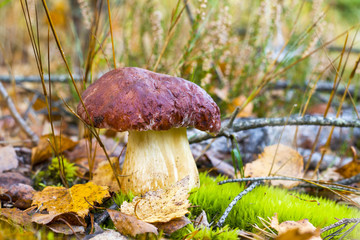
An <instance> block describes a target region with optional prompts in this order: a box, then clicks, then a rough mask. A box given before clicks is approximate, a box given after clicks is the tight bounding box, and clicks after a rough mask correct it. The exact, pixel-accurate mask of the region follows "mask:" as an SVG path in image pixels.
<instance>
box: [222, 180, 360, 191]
mask: <svg viewBox="0 0 360 240" xmlns="http://www.w3.org/2000/svg"><path fill="white" fill-rule="evenodd" d="M267 180H271V181H273V180H285V181H299V182H305V183H309V182H310V183H312V182H313V183H316V184H306V185H305V187H321V185H319V184H323V185H324V187H326V188H331V189H336V190H343V191H350V192H357V193H360V190H359V189H356V188H351V187H346V186H341V185H340V184H328V183H324V182H318V181H313V180H306V179H301V178H294V177H283V176H273V177H253V178H240V179H228V180H224V181H221V182H219V183H218V184H219V185H222V184H225V183H234V182H245V181H252V182H256V181H267Z"/></svg>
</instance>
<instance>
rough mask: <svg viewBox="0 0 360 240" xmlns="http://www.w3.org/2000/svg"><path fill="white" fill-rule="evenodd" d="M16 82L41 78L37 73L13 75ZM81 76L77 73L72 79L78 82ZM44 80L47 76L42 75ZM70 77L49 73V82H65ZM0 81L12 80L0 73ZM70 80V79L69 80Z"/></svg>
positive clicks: (35, 80)
mask: <svg viewBox="0 0 360 240" xmlns="http://www.w3.org/2000/svg"><path fill="white" fill-rule="evenodd" d="M14 79H15V82H16V83H23V82H34V83H41V78H40V76H39V75H33V76H14ZM82 79H83V78H82V77H81V76H79V75H76V76H74V80H75V81H77V82H79V81H82ZM44 80H45V81H46V82H48V81H49V76H47V75H44ZM69 80H70V77H69V75H66V74H64V75H51V82H58V83H67V82H69ZM0 81H1V82H6V83H10V82H11V81H12V77H11V76H9V75H0ZM70 81H71V80H70Z"/></svg>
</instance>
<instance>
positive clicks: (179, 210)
mask: <svg viewBox="0 0 360 240" xmlns="http://www.w3.org/2000/svg"><path fill="white" fill-rule="evenodd" d="M189 179H190V178H189V176H187V177H185V178H183V179H182V180H180V181H178V182H176V183H174V184H173V185H171V186H169V187H168V188H166V189H158V190H156V191H149V192H147V193H146V194H145V196H144V197H143V198H140V197H135V198H134V199H133V201H132V202H131V203H128V202H124V203H123V204H122V205H121V212H123V213H126V214H128V215H132V216H136V217H137V218H138V219H140V220H143V221H145V222H149V223H154V222H169V221H170V220H172V219H174V218H180V217H182V216H184V215H185V214H186V213H188V212H189V211H188V208H189V207H190V203H189V200H188V197H189V193H188V191H189V187H188V186H189Z"/></svg>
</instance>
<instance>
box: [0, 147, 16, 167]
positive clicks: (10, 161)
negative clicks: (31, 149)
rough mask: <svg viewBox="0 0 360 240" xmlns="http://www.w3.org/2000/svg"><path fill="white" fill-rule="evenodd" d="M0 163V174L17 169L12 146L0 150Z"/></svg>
mask: <svg viewBox="0 0 360 240" xmlns="http://www.w3.org/2000/svg"><path fill="white" fill-rule="evenodd" d="M0 163H1V164H0V173H1V172H4V171H7V170H11V169H14V168H17V167H18V165H19V162H18V159H17V156H16V152H15V149H14V148H13V147H12V146H10V145H9V146H6V147H2V148H0Z"/></svg>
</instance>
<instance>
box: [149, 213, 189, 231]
mask: <svg viewBox="0 0 360 240" xmlns="http://www.w3.org/2000/svg"><path fill="white" fill-rule="evenodd" d="M190 223H191V221H190V220H189V219H188V218H187V217H185V216H182V217H181V218H175V219H172V220H170V221H169V222H157V223H153V225H154V226H155V227H157V228H158V229H159V230H162V231H163V232H164V233H166V234H169V235H170V234H172V233H174V232H176V231H177V230H179V229H181V228H183V227H185V226H186V225H188V224H190Z"/></svg>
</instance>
